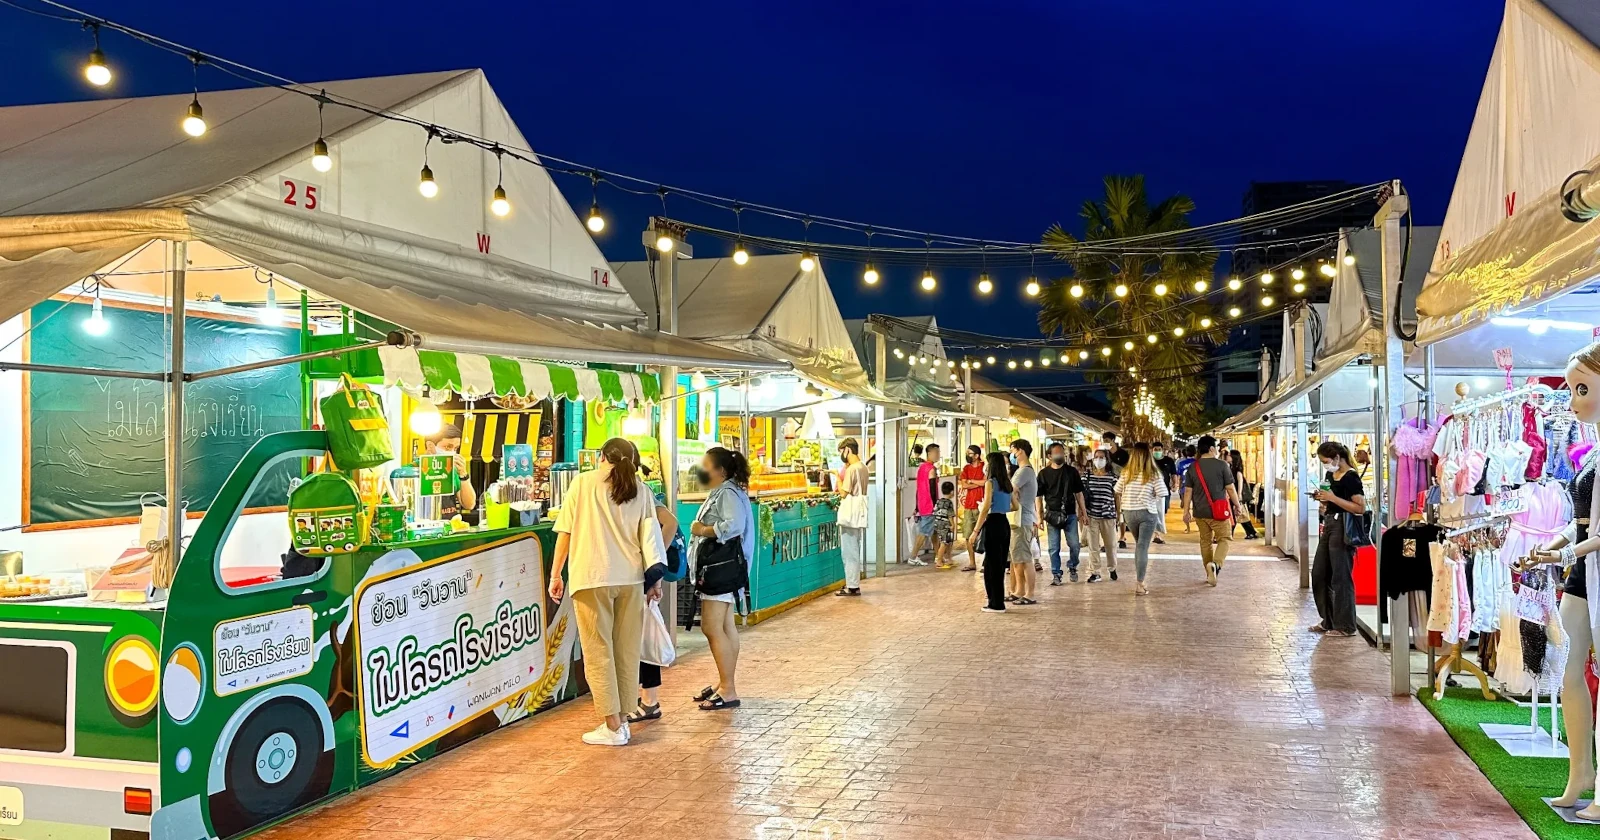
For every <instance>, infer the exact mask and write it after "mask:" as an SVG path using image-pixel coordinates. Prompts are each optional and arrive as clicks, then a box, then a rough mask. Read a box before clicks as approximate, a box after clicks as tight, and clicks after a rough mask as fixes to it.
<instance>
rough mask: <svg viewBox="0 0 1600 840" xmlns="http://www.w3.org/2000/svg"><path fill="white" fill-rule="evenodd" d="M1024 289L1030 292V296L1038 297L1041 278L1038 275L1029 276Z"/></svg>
mask: <svg viewBox="0 0 1600 840" xmlns="http://www.w3.org/2000/svg"><path fill="white" fill-rule="evenodd" d="M1022 290H1023V291H1025V292H1027V293H1028V297H1038V296H1039V278H1037V277H1029V278H1028V285H1026V286H1024V287H1023V288H1022Z"/></svg>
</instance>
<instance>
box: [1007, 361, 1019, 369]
mask: <svg viewBox="0 0 1600 840" xmlns="http://www.w3.org/2000/svg"><path fill="white" fill-rule="evenodd" d="M1006 368H1007V369H1008V370H1016V369H1017V360H1016V359H1011V360H1009V361H1007V362H1006Z"/></svg>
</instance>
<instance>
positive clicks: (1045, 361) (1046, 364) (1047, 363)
mask: <svg viewBox="0 0 1600 840" xmlns="http://www.w3.org/2000/svg"><path fill="white" fill-rule="evenodd" d="M1039 364H1040V365H1041V366H1043V367H1049V366H1050V357H1049V356H1045V357H1043V358H1041V359H1040V360H1039Z"/></svg>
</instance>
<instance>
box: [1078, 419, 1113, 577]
mask: <svg viewBox="0 0 1600 840" xmlns="http://www.w3.org/2000/svg"><path fill="white" fill-rule="evenodd" d="M1111 468H1112V464H1111V458H1110V453H1108V452H1106V451H1105V450H1103V449H1102V450H1099V451H1097V452H1095V453H1094V457H1093V458H1091V459H1090V461H1089V472H1088V474H1086V475H1085V476H1084V477H1083V509H1084V514H1085V518H1084V519H1083V530H1084V531H1085V532H1086V533H1087V534H1088V542H1089V569H1088V571H1089V576H1088V577H1087V578H1085V580H1084V582H1085V583H1099V582H1100V580H1101V575H1102V574H1105V575H1110V577H1111V579H1112V580H1116V579H1117V522H1118V520H1120V519H1121V518H1122V502H1121V499H1119V498H1118V496H1117V476H1116V474H1115V473H1113V472H1112V470H1111Z"/></svg>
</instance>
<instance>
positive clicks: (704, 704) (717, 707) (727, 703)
mask: <svg viewBox="0 0 1600 840" xmlns="http://www.w3.org/2000/svg"><path fill="white" fill-rule="evenodd" d="M737 708H739V701H738V700H724V699H722V695H720V694H717V693H716V692H712V694H711V696H710V697H707V698H706V699H705V700H703V701H701V703H700V711H702V712H716V711H721V710H722V709H737Z"/></svg>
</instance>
